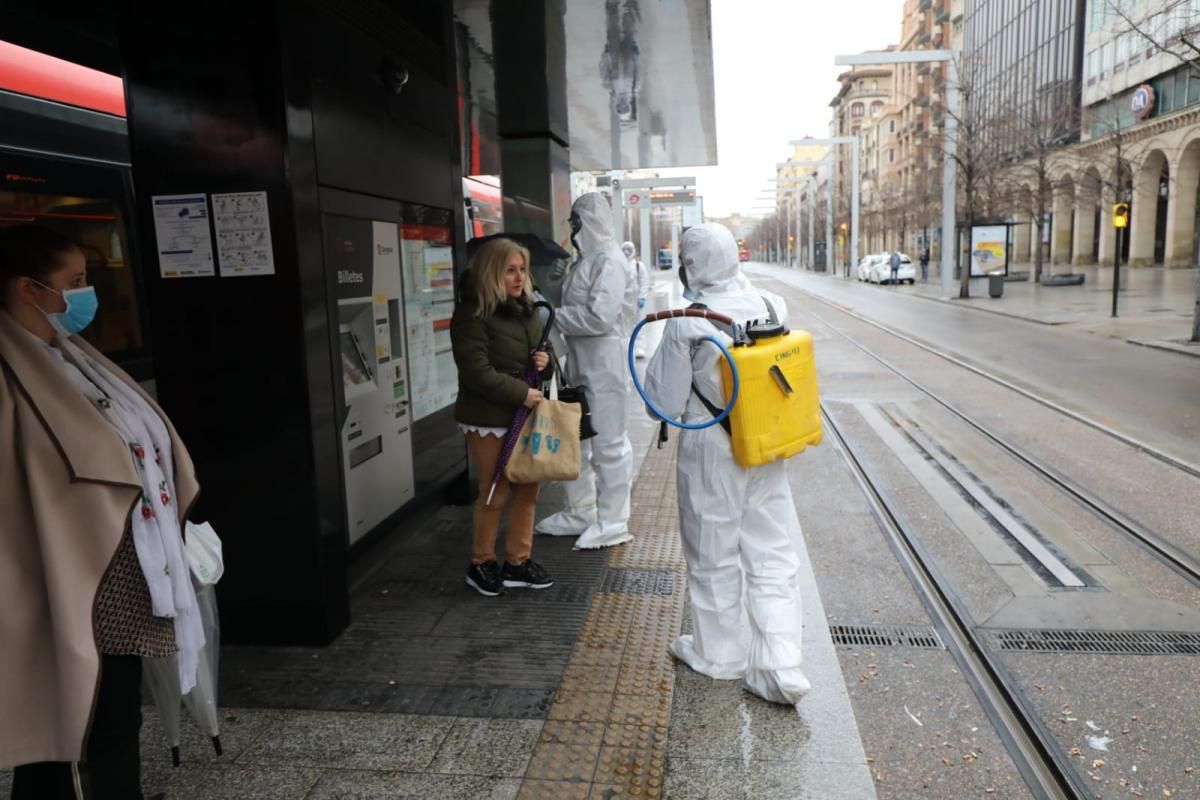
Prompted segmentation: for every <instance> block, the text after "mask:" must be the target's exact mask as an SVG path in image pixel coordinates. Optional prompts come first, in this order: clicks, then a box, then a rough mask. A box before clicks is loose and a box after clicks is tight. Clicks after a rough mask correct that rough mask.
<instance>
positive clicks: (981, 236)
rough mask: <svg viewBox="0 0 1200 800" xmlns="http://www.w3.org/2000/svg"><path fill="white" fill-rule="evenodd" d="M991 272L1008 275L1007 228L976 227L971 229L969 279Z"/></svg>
mask: <svg viewBox="0 0 1200 800" xmlns="http://www.w3.org/2000/svg"><path fill="white" fill-rule="evenodd" d="M991 272H1000V273H1002V274H1004V275H1007V274H1008V226H1007V225H976V226H974V227H973V228H971V277H972V278H979V277H983V276H985V275H987V274H988V273H991Z"/></svg>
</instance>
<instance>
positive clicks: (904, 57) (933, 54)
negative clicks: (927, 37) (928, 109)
mask: <svg viewBox="0 0 1200 800" xmlns="http://www.w3.org/2000/svg"><path fill="white" fill-rule="evenodd" d="M927 62H934V63H938V62H945V63H947V64H949V67H948V68H947V69H948V70H949V74H948V75H947V76H946V126H945V130H946V134H945V139H946V141H945V144H944V145H943V147H942V294H943V295H945V296H946V297H949V296H950V295H951V293H952V291H953V286H952V281H953V275H954V256H955V255H956V254H955V250H957V249H958V236H957V230H956V229H955V222H956V219H957V213H956V211H957V210H956V208H955V180H956V176H955V165H956V163H957V162H956V161H955V160H954V156H955V153H956V152H957V149H958V143H957V141H956V139H955V135H956V133H957V130H958V116H957V115H958V68H957V66H956V65H955V63H954V51H953V50H914V51H909V52H888V53H856V54H854V55H846V56H837V57H836V58H834V59H833V63H834V64H836V65H838V66H844V67H863V66H874V65H879V64H922V63H927ZM854 177H855V178H856V179H857V178H858V169H857V167H856V168H855V175H854Z"/></svg>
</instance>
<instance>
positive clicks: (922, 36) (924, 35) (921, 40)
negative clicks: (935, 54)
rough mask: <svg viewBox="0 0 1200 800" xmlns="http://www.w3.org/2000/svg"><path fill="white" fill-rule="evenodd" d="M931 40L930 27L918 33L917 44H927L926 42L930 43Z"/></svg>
mask: <svg viewBox="0 0 1200 800" xmlns="http://www.w3.org/2000/svg"><path fill="white" fill-rule="evenodd" d="M929 41H930V36H929V29H928V28H926V29H925V30H923V31H921V32H920V33H918V34H917V44H918V45H926V44H929Z"/></svg>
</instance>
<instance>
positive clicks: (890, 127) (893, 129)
mask: <svg viewBox="0 0 1200 800" xmlns="http://www.w3.org/2000/svg"><path fill="white" fill-rule="evenodd" d="M895 132H896V120H891V121H890V122H889V123H888V133H895Z"/></svg>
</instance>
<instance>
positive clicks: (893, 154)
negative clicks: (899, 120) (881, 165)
mask: <svg viewBox="0 0 1200 800" xmlns="http://www.w3.org/2000/svg"><path fill="white" fill-rule="evenodd" d="M893 124H895V123H893ZM888 163H889V164H895V163H896V151H895V150H888Z"/></svg>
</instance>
